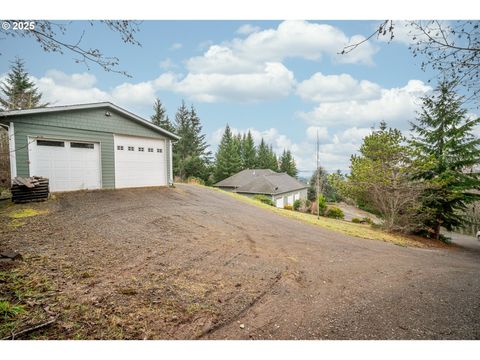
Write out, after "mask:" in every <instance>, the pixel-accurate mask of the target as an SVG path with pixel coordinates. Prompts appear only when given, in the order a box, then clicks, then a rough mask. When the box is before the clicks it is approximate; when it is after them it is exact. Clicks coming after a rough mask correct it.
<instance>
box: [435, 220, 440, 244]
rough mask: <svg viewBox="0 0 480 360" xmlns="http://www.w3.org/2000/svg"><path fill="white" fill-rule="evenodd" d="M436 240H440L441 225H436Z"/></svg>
mask: <svg viewBox="0 0 480 360" xmlns="http://www.w3.org/2000/svg"><path fill="white" fill-rule="evenodd" d="M435 240H440V223H437V224H436V225H435Z"/></svg>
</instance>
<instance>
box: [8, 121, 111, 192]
mask: <svg viewBox="0 0 480 360" xmlns="http://www.w3.org/2000/svg"><path fill="white" fill-rule="evenodd" d="M14 130H15V148H16V149H18V150H17V153H16V156H17V176H23V177H28V176H30V172H29V157H28V146H27V144H28V137H29V136H41V137H45V138H56V139H65V140H84V141H93V142H99V143H100V153H101V166H102V187H103V188H105V189H113V188H114V187H115V162H114V152H113V134H112V133H104V132H96V131H90V130H79V129H67V128H62V127H56V126H44V125H43V126H42V125H36V124H35V125H32V124H25V123H22V122H15V124H14Z"/></svg>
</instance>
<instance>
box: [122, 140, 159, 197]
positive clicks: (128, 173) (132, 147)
mask: <svg viewBox="0 0 480 360" xmlns="http://www.w3.org/2000/svg"><path fill="white" fill-rule="evenodd" d="M114 143H115V187H116V188H127V187H141V186H164V185H167V178H166V177H167V174H166V161H165V140H161V139H151V138H142V137H135V136H126V135H115V141H114Z"/></svg>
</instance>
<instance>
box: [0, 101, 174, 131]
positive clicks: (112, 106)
mask: <svg viewBox="0 0 480 360" xmlns="http://www.w3.org/2000/svg"><path fill="white" fill-rule="evenodd" d="M100 108H108V109H111V110H113V111H116V112H118V113H120V114H122V115H124V116H126V117H128V118H130V119H133V120H135V121H137V122H140V123H142V124H143V125H146V126H148V127H150V128H152V129H153V130H156V131H157V132H159V133H161V134H163V135H165V136H167V137H169V138H171V139H173V140H179V139H180V137H179V136H178V135H175V134H173V133H171V132H169V131H167V130H165V129H162V128H161V127H159V126H157V125H155V124H152V123H151V122H150V121H148V120H145V119H144V118H142V117H140V116H138V115H135V114H134V113H131V112H130V111H128V110H125V109H123V108H121V107H120V106H117V105H115V104H112V103H111V102H100V103H90V104H78V105H66V106H58V107H50V108H48V107H44V108H35V109H26V110H12V111H3V112H0V118H7V117H10V116H21V115H32V114H42V113H52V112H61V111H71V110H87V109H100Z"/></svg>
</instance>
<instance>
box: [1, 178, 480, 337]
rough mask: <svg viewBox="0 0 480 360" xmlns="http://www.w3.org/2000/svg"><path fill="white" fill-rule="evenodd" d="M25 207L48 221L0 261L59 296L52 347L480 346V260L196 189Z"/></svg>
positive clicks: (108, 194)
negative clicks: (258, 343) (39, 279)
mask: <svg viewBox="0 0 480 360" xmlns="http://www.w3.org/2000/svg"><path fill="white" fill-rule="evenodd" d="M29 206H30V207H35V208H38V209H48V210H49V214H48V215H42V216H37V217H33V218H31V219H29V221H27V222H26V224H25V225H23V226H22V227H20V228H14V229H10V230H3V231H2V232H0V235H1V237H2V241H1V243H0V247H5V248H9V249H14V250H17V251H20V252H21V253H22V254H23V255H24V257H25V259H26V263H27V264H29V266H30V267H33V268H35V269H37V271H38V272H39V273H42V274H43V275H44V276H48V277H49V278H50V279H51V280H52V281H53V282H54V284H55V288H56V291H57V295H56V296H57V297H56V302H55V304H52V305H51V307H50V309H51V310H52V311H56V312H58V313H60V314H61V318H60V320H59V322H58V324H57V325H56V326H55V327H54V328H53V329H51V330H49V331H45V332H44V333H43V336H44V337H47V338H73V337H82V338H164V339H193V338H201V339H479V338H480V276H479V275H480V251H477V250H476V249H463V248H450V249H417V248H404V247H400V246H396V245H393V244H390V243H383V242H380V241H374V240H364V239H358V238H353V237H348V236H345V235H342V234H338V233H334V232H331V231H328V230H326V229H322V228H319V227H317V226H313V225H309V224H304V223H301V222H298V221H296V220H293V219H290V218H287V217H283V216H279V215H277V214H275V213H272V212H270V211H268V210H265V209H261V208H258V207H256V206H253V205H250V204H247V203H243V202H239V201H238V200H235V199H233V198H231V197H229V196H227V195H224V194H222V193H219V192H216V191H214V190H211V189H207V188H202V187H196V186H193V185H177V188H175V189H167V188H153V189H131V190H116V191H95V192H76V193H66V194H62V195H58V197H57V199H55V200H53V201H49V202H48V203H43V204H34V205H29ZM79 309H83V310H79Z"/></svg>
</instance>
